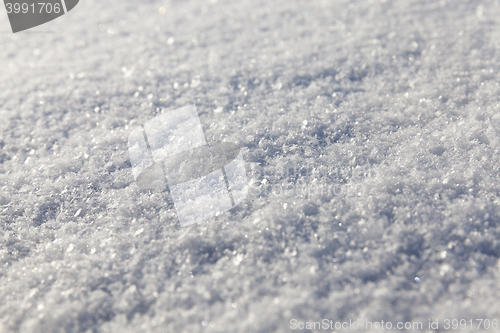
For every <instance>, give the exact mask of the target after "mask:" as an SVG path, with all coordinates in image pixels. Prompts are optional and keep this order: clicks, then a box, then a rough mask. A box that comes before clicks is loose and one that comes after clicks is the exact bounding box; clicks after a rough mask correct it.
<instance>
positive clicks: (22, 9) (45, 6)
mask: <svg viewBox="0 0 500 333" xmlns="http://www.w3.org/2000/svg"><path fill="white" fill-rule="evenodd" d="M5 7H6V8H7V13H8V14H11V13H16V14H19V13H23V14H26V13H33V14H35V13H38V14H42V13H47V14H52V13H55V14H59V13H60V12H61V10H62V8H61V4H59V3H56V4H51V3H50V2H48V3H45V2H39V3H36V4H35V3H32V4H27V3H14V4H12V3H6V4H5Z"/></svg>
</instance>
